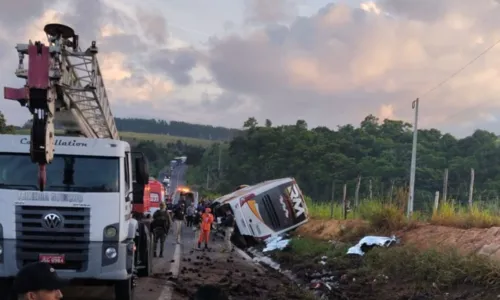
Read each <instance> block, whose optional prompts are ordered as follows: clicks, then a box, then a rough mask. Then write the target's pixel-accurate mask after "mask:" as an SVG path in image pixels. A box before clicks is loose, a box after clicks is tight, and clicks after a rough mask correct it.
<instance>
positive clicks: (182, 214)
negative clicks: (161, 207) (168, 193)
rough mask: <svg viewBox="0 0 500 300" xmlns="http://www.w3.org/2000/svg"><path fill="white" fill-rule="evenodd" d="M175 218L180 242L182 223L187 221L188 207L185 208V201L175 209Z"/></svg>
mask: <svg viewBox="0 0 500 300" xmlns="http://www.w3.org/2000/svg"><path fill="white" fill-rule="evenodd" d="M174 220H175V237H176V239H177V244H180V243H181V234H182V223H184V222H186V209H185V208H184V203H181V204H180V205H178V206H177V207H176V208H175V209H174Z"/></svg>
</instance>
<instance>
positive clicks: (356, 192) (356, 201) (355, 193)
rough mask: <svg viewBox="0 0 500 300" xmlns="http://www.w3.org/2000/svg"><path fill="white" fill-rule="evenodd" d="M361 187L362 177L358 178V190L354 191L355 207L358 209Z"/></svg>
mask: <svg viewBox="0 0 500 300" xmlns="http://www.w3.org/2000/svg"><path fill="white" fill-rule="evenodd" d="M360 187H361V175H359V176H358V182H357V183H356V190H355V191H354V206H355V207H356V208H357V207H358V206H359V188H360Z"/></svg>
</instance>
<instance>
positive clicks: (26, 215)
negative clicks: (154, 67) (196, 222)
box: [0, 24, 153, 300]
mask: <svg viewBox="0 0 500 300" xmlns="http://www.w3.org/2000/svg"><path fill="white" fill-rule="evenodd" d="M44 31H45V33H46V35H47V38H48V43H47V44H43V43H41V42H35V43H32V42H31V41H30V42H29V43H27V44H17V46H16V49H17V52H18V55H19V65H18V67H17V70H16V72H15V74H16V75H17V77H19V78H22V79H25V81H26V83H25V85H24V86H23V87H22V88H19V89H17V88H4V98H6V99H10V100H16V101H18V102H19V103H20V104H21V105H22V106H24V107H27V108H28V110H29V112H30V113H31V115H32V116H33V122H32V127H31V133H30V135H28V136H22V135H0V165H1V166H2V168H1V169H0V199H1V200H2V209H1V210H0V283H1V284H0V295H7V294H8V292H9V290H10V287H11V285H12V279H13V278H14V276H15V275H16V273H17V272H18V270H19V269H20V268H22V267H23V266H24V265H25V264H27V263H31V262H35V261H43V262H48V263H50V264H51V265H52V266H53V267H54V268H55V269H56V270H57V272H58V274H59V275H60V276H61V277H63V278H66V279H70V280H73V281H76V282H82V283H89V284H90V283H93V284H106V285H114V287H115V298H116V299H124V300H126V299H132V297H133V289H134V279H135V277H136V274H137V275H138V276H148V275H149V274H151V271H152V257H153V256H152V250H153V247H152V236H151V233H150V231H149V226H148V221H147V220H145V219H143V218H142V217H141V216H139V215H138V214H136V216H135V218H134V216H133V212H134V211H133V205H134V204H141V203H142V202H143V201H144V197H143V195H144V187H145V185H146V184H148V182H149V174H148V168H147V161H146V159H145V157H144V155H142V154H141V153H134V152H133V151H132V150H131V147H130V145H129V144H128V143H127V142H124V141H121V140H120V137H119V134H118V131H117V128H116V125H115V120H114V117H113V114H112V112H111V108H110V103H109V100H108V94H107V92H106V88H105V85H104V82H103V79H102V73H101V69H100V68H99V62H98V60H97V53H98V48H97V45H96V42H92V43H91V44H90V47H88V48H86V49H82V48H80V41H79V36H78V35H77V34H75V32H74V30H73V29H72V28H70V27H68V26H65V25H61V24H48V25H46V26H45V28H44ZM26 56H27V57H28V67H27V68H25V67H24V58H25V57H26ZM56 121H57V122H58V124H60V125H61V126H62V127H64V129H65V136H56V135H55V130H54V124H55V122H56Z"/></svg>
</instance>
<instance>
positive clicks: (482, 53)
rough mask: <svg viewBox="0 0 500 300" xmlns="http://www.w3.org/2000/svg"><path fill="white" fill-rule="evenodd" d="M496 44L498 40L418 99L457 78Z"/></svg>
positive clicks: (499, 41)
mask: <svg viewBox="0 0 500 300" xmlns="http://www.w3.org/2000/svg"><path fill="white" fill-rule="evenodd" d="M498 44H500V39H498V40H497V41H496V42H495V43H494V44H493V45H491V46H489V47H488V48H486V49H485V50H484V51H483V52H481V53H479V55H477V56H476V57H474V58H473V59H472V60H471V61H469V62H468V63H467V64H465V65H464V66H462V67H461V68H460V69H458V70H457V71H455V72H454V73H452V74H451V75H450V76H448V77H446V78H445V79H444V80H443V81H441V82H439V83H438V84H436V85H435V86H434V87H432V88H430V89H428V90H427V91H426V92H425V93H423V94H422V95H421V96H420V97H419V98H422V97H424V96H425V95H427V94H429V93H431V92H433V91H435V90H437V89H438V88H440V87H442V86H443V85H444V84H446V83H447V82H448V81H450V80H452V79H453V78H454V77H455V76H457V75H458V74H460V73H461V72H462V71H463V70H465V69H466V68H467V67H468V66H470V65H472V64H473V63H474V62H476V60H478V59H479V58H481V57H482V56H484V55H485V54H486V53H488V52H489V51H490V50H491V49H493V48H495V46H497V45H498Z"/></svg>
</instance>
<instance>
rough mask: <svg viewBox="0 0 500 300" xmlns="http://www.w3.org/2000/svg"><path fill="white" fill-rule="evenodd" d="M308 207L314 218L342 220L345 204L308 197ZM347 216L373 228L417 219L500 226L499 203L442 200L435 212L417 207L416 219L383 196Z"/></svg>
mask: <svg viewBox="0 0 500 300" xmlns="http://www.w3.org/2000/svg"><path fill="white" fill-rule="evenodd" d="M306 201H307V203H308V204H307V207H308V209H309V213H310V215H311V216H312V217H313V218H314V219H321V220H328V219H336V220H342V219H343V214H342V205H340V204H337V203H335V204H333V217H332V205H331V203H325V202H320V203H317V202H313V201H311V199H310V198H308V197H306ZM346 219H359V220H365V221H367V222H368V223H369V224H370V225H371V227H372V229H374V230H380V231H390V230H398V229H402V228H408V226H412V225H413V224H414V223H416V222H429V223H431V224H434V225H443V226H450V227H456V228H464V229H468V228H490V227H496V226H500V211H499V210H498V208H497V207H493V206H484V205H480V204H478V203H476V204H474V205H473V206H472V209H469V207H467V206H463V205H454V204H452V202H450V201H449V202H446V203H442V204H440V206H439V208H438V210H437V211H435V212H430V211H423V212H419V211H415V212H414V213H413V216H412V219H411V220H410V221H408V219H407V217H406V206H405V205H404V204H398V203H388V202H386V201H381V200H371V201H369V200H363V201H361V204H360V205H359V207H358V208H354V209H353V210H352V211H351V212H349V213H348V214H347V216H346Z"/></svg>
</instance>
